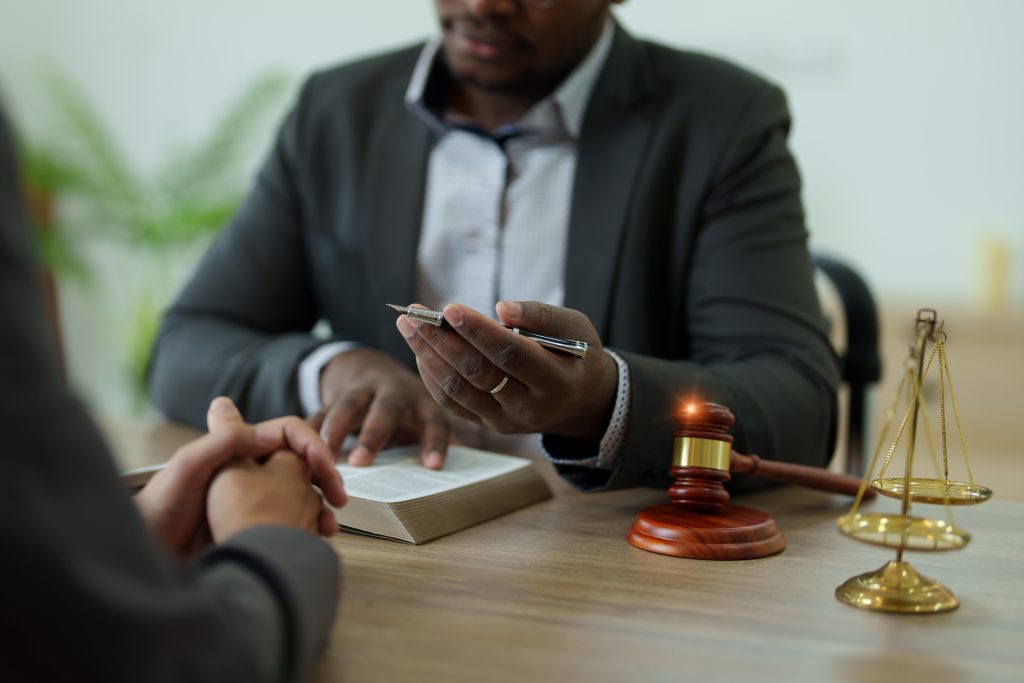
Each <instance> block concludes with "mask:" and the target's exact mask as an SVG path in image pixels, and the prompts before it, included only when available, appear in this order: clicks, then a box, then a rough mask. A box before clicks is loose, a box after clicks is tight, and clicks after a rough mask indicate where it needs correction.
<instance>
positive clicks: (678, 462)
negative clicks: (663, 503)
mask: <svg viewBox="0 0 1024 683" xmlns="http://www.w3.org/2000/svg"><path fill="white" fill-rule="evenodd" d="M673 418H674V419H675V421H676V424H677V425H678V426H679V429H678V431H676V432H674V436H675V448H674V452H673V460H672V468H671V469H670V470H669V473H670V474H671V475H672V476H673V477H675V481H674V482H673V484H672V485H671V486H670V487H669V489H668V495H669V498H671V499H672V502H673V503H675V504H677V505H681V506H683V507H685V508H687V509H689V510H698V511H708V512H711V511H714V510H718V509H719V508H721V507H722V506H724V505H726V504H727V503H728V502H729V492H728V491H726V490H725V488H723V486H722V484H724V483H725V482H727V481H729V478H730V475H729V457H730V454H731V453H732V436H730V435H729V434H727V433H726V431H727V430H728V429H729V427H730V426H732V423H733V422H735V421H736V417H735V416H734V415H733V414H732V411H730V410H729V409H728V408H726V407H725V406H723V405H719V404H717V403H702V402H699V401H686V402H684V403H683V404H682V405H680V406H679V408H677V409H676V411H675V413H674V414H673Z"/></svg>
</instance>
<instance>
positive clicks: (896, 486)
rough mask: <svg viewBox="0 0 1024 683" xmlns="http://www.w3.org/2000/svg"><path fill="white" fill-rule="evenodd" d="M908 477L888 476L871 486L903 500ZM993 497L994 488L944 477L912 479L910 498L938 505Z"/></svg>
mask: <svg viewBox="0 0 1024 683" xmlns="http://www.w3.org/2000/svg"><path fill="white" fill-rule="evenodd" d="M905 485H906V479H904V478H903V477H891V478H889V477H887V478H885V479H875V480H874V481H872V482H871V488H873V489H874V490H875V491H878V492H879V493H881V494H882V495H883V496H888V497H889V498H898V499H899V500H903V493H904V486H905ZM991 497H992V489H990V488H987V487H985V486H979V485H978V484H974V485H971V484H968V483H966V482H962V481H945V480H943V479H918V478H914V479H911V480H910V500H912V501H914V502H915V503H934V504H937V505H944V504H948V505H977V504H978V503H984V502H985V501H986V500H988V499H989V498H991Z"/></svg>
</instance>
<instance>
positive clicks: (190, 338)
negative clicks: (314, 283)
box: [149, 105, 323, 426]
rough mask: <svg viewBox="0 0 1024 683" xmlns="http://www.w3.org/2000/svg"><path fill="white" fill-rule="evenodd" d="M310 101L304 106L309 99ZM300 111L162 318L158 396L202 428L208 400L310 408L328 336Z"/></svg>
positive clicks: (268, 410) (264, 410) (292, 410)
mask: <svg viewBox="0 0 1024 683" xmlns="http://www.w3.org/2000/svg"><path fill="white" fill-rule="evenodd" d="M300 106H301V105H300ZM299 126H300V123H299V115H298V113H297V111H296V112H293V113H292V114H291V115H290V116H289V117H288V119H287V120H286V121H285V123H284V125H283V126H282V128H281V130H280V132H279V135H278V138H277V140H276V143H275V145H274V147H273V148H272V150H271V152H270V154H269V156H268V158H267V159H266V161H265V163H264V164H263V167H262V168H261V170H260V172H259V174H258V176H257V179H256V182H255V185H254V187H253V188H252V190H251V191H250V193H249V194H248V196H247V197H246V199H245V200H244V202H243V204H242V206H241V207H240V209H239V211H238V212H237V214H236V215H235V217H234V219H233V220H232V221H231V223H230V224H229V225H228V226H227V227H226V228H225V229H224V230H223V231H222V232H221V233H220V234H219V235H218V237H217V239H216V241H215V242H214V244H213V245H212V247H211V248H210V249H209V250H208V251H207V253H206V254H205V256H204V258H203V259H202V261H201V262H200V264H199V267H198V268H197V269H196V271H195V272H194V274H193V275H192V277H191V279H190V280H189V281H188V283H187V284H186V286H185V287H184V289H183V291H182V292H181V293H180V295H179V296H178V298H177V300H176V301H175V302H174V303H173V305H172V306H171V307H170V309H169V310H168V311H167V313H166V315H165V316H164V319H163V321H162V323H161V326H160V330H159V333H158V336H157V342H156V344H155V347H154V349H153V355H152V358H151V361H150V368H149V390H150V397H151V399H152V400H153V403H154V404H155V405H156V406H157V407H158V408H159V409H160V410H161V411H162V412H163V413H164V414H165V415H166V416H167V417H169V418H171V419H173V420H177V421H181V422H186V423H189V424H192V425H197V426H202V425H203V423H204V420H205V417H204V412H205V406H206V405H208V404H209V401H210V400H211V399H212V398H214V397H215V396H218V395H225V396H229V397H231V398H232V399H233V400H234V401H235V402H236V404H237V405H238V406H239V408H240V410H241V411H242V414H243V415H245V417H246V419H248V420H251V421H258V420H263V419H267V418H270V417H277V416H279V415H284V414H297V413H299V412H300V411H301V406H300V403H299V397H298V388H297V386H296V373H297V369H298V365H299V363H300V362H301V361H302V359H303V358H304V357H305V356H306V355H307V354H308V353H310V352H311V351H312V350H313V349H314V348H315V347H317V346H318V345H319V344H321V343H323V342H322V340H318V339H316V338H314V337H313V336H312V335H311V334H310V333H309V331H310V330H312V328H313V326H314V325H315V324H316V322H317V319H318V308H317V306H316V302H315V301H314V296H313V293H312V288H311V284H310V280H309V277H308V275H307V274H308V271H309V264H308V262H307V257H306V245H305V238H304V235H303V230H302V224H303V211H304V209H303V197H302V192H301V190H300V189H299V184H298V183H297V182H296V179H295V175H296V173H297V172H298V171H297V169H296V162H295V157H296V145H297V138H298V129H299Z"/></svg>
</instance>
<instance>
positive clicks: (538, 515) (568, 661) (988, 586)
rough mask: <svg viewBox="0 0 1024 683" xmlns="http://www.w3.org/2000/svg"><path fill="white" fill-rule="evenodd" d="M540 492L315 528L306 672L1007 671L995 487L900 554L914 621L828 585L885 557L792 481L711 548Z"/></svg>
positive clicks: (162, 438) (1020, 641)
mask: <svg viewBox="0 0 1024 683" xmlns="http://www.w3.org/2000/svg"><path fill="white" fill-rule="evenodd" d="M106 430H107V432H108V434H110V435H111V436H112V437H113V441H114V442H115V450H116V451H118V452H119V453H120V459H121V461H122V462H123V463H125V464H128V463H130V464H143V463H144V462H152V461H154V460H156V459H158V458H161V457H164V458H165V457H166V456H167V454H168V453H170V449H172V448H173V446H174V445H176V444H177V443H180V442H181V440H182V439H184V438H187V437H188V435H189V434H190V433H191V432H189V430H186V429H180V428H176V427H173V426H138V425H135V426H134V427H131V428H127V427H126V425H125V424H120V425H114V424H111V423H108V424H107V425H106ZM546 474H547V475H549V476H550V475H551V474H552V473H551V472H550V471H546ZM555 489H556V495H555V497H554V498H553V499H552V500H549V501H546V502H543V503H539V504H537V505H534V506H532V507H529V508H526V509H524V510H520V511H518V512H514V513H512V514H509V515H506V516H504V517H502V518H499V519H496V520H493V521H491V522H487V523H484V524H480V525H478V526H476V527H472V528H470V529H466V530H464V531H461V532H459V533H456V534H453V535H451V536H447V537H444V538H440V539H437V540H435V541H432V542H430V543H427V544H425V545H422V546H409V545H404V544H401V543H397V542H394V541H387V540H382V539H375V538H367V537H362V536H357V535H353V534H342V535H339V536H336V537H335V538H333V539H331V541H330V543H331V545H332V546H333V547H334V548H335V549H336V550H337V552H338V554H339V556H340V558H341V565H342V570H343V576H344V586H343V597H342V601H341V606H340V610H339V616H338V622H337V625H336V627H335V630H334V632H333V634H332V636H331V639H330V642H329V644H328V647H327V650H326V652H325V653H324V655H323V658H322V660H321V663H320V665H319V667H318V668H317V670H316V671H315V673H314V680H318V681H359V682H363V681H389V682H394V681H399V682H400V681H418V682H420V683H427V682H431V681H451V682H460V681H467V682H468V681H474V682H476V681H588V682H595V681H681V680H694V681H747V680H749V681H783V680H785V681H788V682H792V681H851V682H854V683H861V682H867V681H895V680H901V679H902V680H905V681H928V682H929V683H941V682H944V681H950V682H957V681H1002V680H1006V681H1020V680H1024V591H1022V590H1021V581H1022V580H1024V544H1022V543H1021V540H1022V539H1024V533H1022V532H1021V525H1024V503H1020V502H1011V501H1001V500H999V499H998V489H997V490H996V498H995V499H993V500H992V501H990V502H988V503H986V504H984V505H980V506H976V507H967V508H958V509H957V510H956V511H955V513H956V521H957V523H958V525H959V526H961V527H963V528H965V529H967V530H968V531H970V532H971V534H972V536H973V539H972V542H971V543H970V544H969V545H968V546H967V547H966V548H965V549H963V550H960V551H954V552H939V553H921V552H917V553H910V552H908V553H907V555H906V557H905V559H908V560H909V561H910V562H911V563H912V564H913V565H914V566H915V567H916V568H917V569H918V570H919V571H921V572H922V573H924V574H925V575H927V576H929V577H931V578H933V579H936V580H938V581H941V582H943V583H944V584H945V585H947V586H948V587H949V588H951V589H952V590H953V591H954V592H955V593H956V594H957V595H958V596H959V598H960V600H961V606H960V608H959V609H957V610H955V611H953V612H949V613H946V614H939V615H928V616H916V615H914V616H908V615H891V614H880V613H875V612H867V611H863V610H858V609H854V608H852V607H848V606H846V605H844V604H841V603H840V602H838V601H837V600H836V599H835V597H834V595H833V592H834V590H835V587H836V586H837V585H839V584H840V583H842V582H843V581H844V580H846V579H847V578H849V577H850V576H853V575H855V574H860V573H863V572H867V571H873V570H875V569H877V568H879V567H881V566H882V565H883V564H884V563H885V562H887V561H888V560H890V559H893V553H892V552H890V551H886V550H884V549H881V548H875V547H873V546H868V545H863V544H861V543H858V542H856V541H853V540H850V539H847V538H846V537H843V536H841V535H839V534H838V533H837V532H836V531H835V519H836V517H838V516H839V515H840V514H843V513H844V512H845V511H846V510H847V509H848V508H849V505H850V501H849V500H848V499H845V498H842V497H838V496H832V495H829V494H822V493H818V492H813V491H805V490H800V489H794V488H786V489H778V490H774V491H770V492H766V493H760V494H756V495H752V496H745V497H743V498H742V499H741V500H740V501H739V502H741V503H742V504H744V505H749V506H752V507H757V508H760V509H762V510H765V511H766V512H768V513H770V514H772V515H773V516H774V517H775V518H776V520H777V521H778V523H779V525H780V527H781V529H782V532H783V534H784V536H785V538H786V542H787V548H786V550H785V551H784V552H783V553H781V554H780V555H777V556H774V557H770V558H765V559H760V560H750V561H742V562H712V561H697V560H682V559H677V558H671V557H665V556H661V555H655V554H652V553H648V552H644V551H642V550H638V549H636V548H634V547H632V546H630V545H629V544H628V543H626V541H625V534H626V531H627V529H628V528H629V525H630V524H631V523H632V520H633V518H634V516H635V514H636V512H637V511H638V510H640V509H642V508H643V507H645V506H646V505H649V504H653V503H657V502H662V501H663V500H664V495H663V494H662V493H660V492H658V491H652V490H644V489H635V490H630V491H617V492H611V493H602V494H587V495H584V494H579V493H577V492H575V491H572V490H570V489H569V488H568V487H566V486H564V485H561V484H560V482H557V481H556V482H555ZM870 508H871V509H880V510H881V509H884V510H894V511H895V510H896V509H897V503H896V502H895V501H887V500H881V501H876V502H874V503H871V504H870ZM914 512H915V513H916V514H918V515H925V516H932V517H941V516H943V512H944V511H943V508H942V507H941V506H938V507H935V506H916V507H915V508H914Z"/></svg>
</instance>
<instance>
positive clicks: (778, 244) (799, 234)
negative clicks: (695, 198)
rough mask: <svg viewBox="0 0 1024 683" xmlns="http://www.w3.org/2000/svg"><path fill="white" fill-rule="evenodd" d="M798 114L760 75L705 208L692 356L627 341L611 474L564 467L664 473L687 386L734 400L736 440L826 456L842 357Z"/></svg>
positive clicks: (811, 458) (659, 478)
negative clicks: (627, 399) (818, 271)
mask: <svg viewBox="0 0 1024 683" xmlns="http://www.w3.org/2000/svg"><path fill="white" fill-rule="evenodd" d="M789 127H790V116H789V111H788V107H787V105H786V101H785V97H784V95H783V94H782V92H781V90H779V89H778V88H777V87H775V86H772V85H770V84H767V83H762V84H761V87H760V88H758V89H757V90H756V91H755V92H754V94H753V95H752V96H751V97H750V98H749V101H748V102H747V103H746V106H745V107H743V108H742V110H741V111H740V113H739V114H738V118H737V120H736V121H735V125H734V126H733V132H732V133H731V134H730V137H729V138H728V142H727V144H725V145H724V146H723V147H722V152H721V156H720V158H719V160H718V162H717V164H716V165H715V167H714V170H713V172H712V174H711V180H710V184H709V189H708V191H707V193H706V195H705V198H704V201H703V203H702V206H701V209H700V221H699V228H698V230H697V233H696V235H695V236H694V239H693V242H692V250H691V256H690V258H689V260H688V264H687V271H688V275H687V277H686V285H685V287H684V288H683V292H684V301H683V303H682V305H681V311H680V315H681V316H682V318H683V320H684V321H685V326H686V339H687V345H688V349H687V351H686V353H685V356H686V358H685V360H671V359H665V358H656V357H652V356H649V355H642V354H637V353H631V352H629V351H625V350H620V349H616V350H617V351H618V352H619V353H620V354H621V355H622V357H623V358H624V359H625V360H626V362H627V363H628V365H629V370H630V382H631V391H632V394H631V410H630V414H631V417H630V421H629V427H628V430H627V437H626V440H625V443H624V445H623V448H622V451H621V455H620V457H619V458H618V463H617V466H616V468H615V470H614V471H613V472H611V473H609V472H601V471H593V470H587V469H585V468H580V467H573V466H561V467H560V468H559V469H560V471H561V473H562V474H563V475H564V476H566V477H567V478H568V479H570V480H571V481H573V482H574V483H575V484H576V485H577V486H579V487H580V488H583V489H587V490H596V489H602V488H616V487H621V486H633V485H636V484H640V483H646V484H651V485H657V486H663V485H664V484H665V483H666V481H667V471H668V468H669V466H670V465H671V452H672V450H671V448H672V444H671V439H672V432H673V431H674V429H675V428H676V427H675V426H674V423H673V422H672V420H671V416H670V408H671V406H674V405H677V404H678V403H679V402H680V400H681V398H682V397H683V396H688V395H697V396H699V397H700V398H701V399H702V400H707V401H713V402H717V403H722V404H724V405H727V406H729V407H730V408H731V410H732V411H733V413H734V414H735V415H736V417H737V421H736V425H735V427H734V429H733V430H732V433H733V435H734V437H735V448H736V449H737V450H739V451H741V452H747V453H756V454H757V455H759V456H761V457H766V458H771V459H777V460H783V461H788V462H795V463H802V464H808V465H824V464H826V462H827V459H828V457H829V455H830V454H831V450H832V446H833V443H834V439H835V433H834V431H835V424H836V390H837V386H838V382H839V374H838V364H837V361H836V358H835V355H834V353H833V351H832V348H831V346H830V344H829V342H828V338H827V336H826V334H825V330H824V325H823V319H822V316H821V313H820V307H819V303H818V300H817V295H816V291H815V287H814V281H813V277H814V274H813V265H812V262H811V258H810V253H809V250H808V247H807V232H806V229H805V227H804V214H803V210H802V205H801V200H800V176H799V173H798V170H797V167H796V163H795V161H794V159H793V157H792V155H791V154H790V152H789V149H788V146H787V142H786V139H787V135H788V132H789ZM666 407H669V409H667V408H666ZM750 485H752V482H751V481H749V480H748V481H744V480H742V479H738V480H736V481H734V486H738V487H745V486H750Z"/></svg>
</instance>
